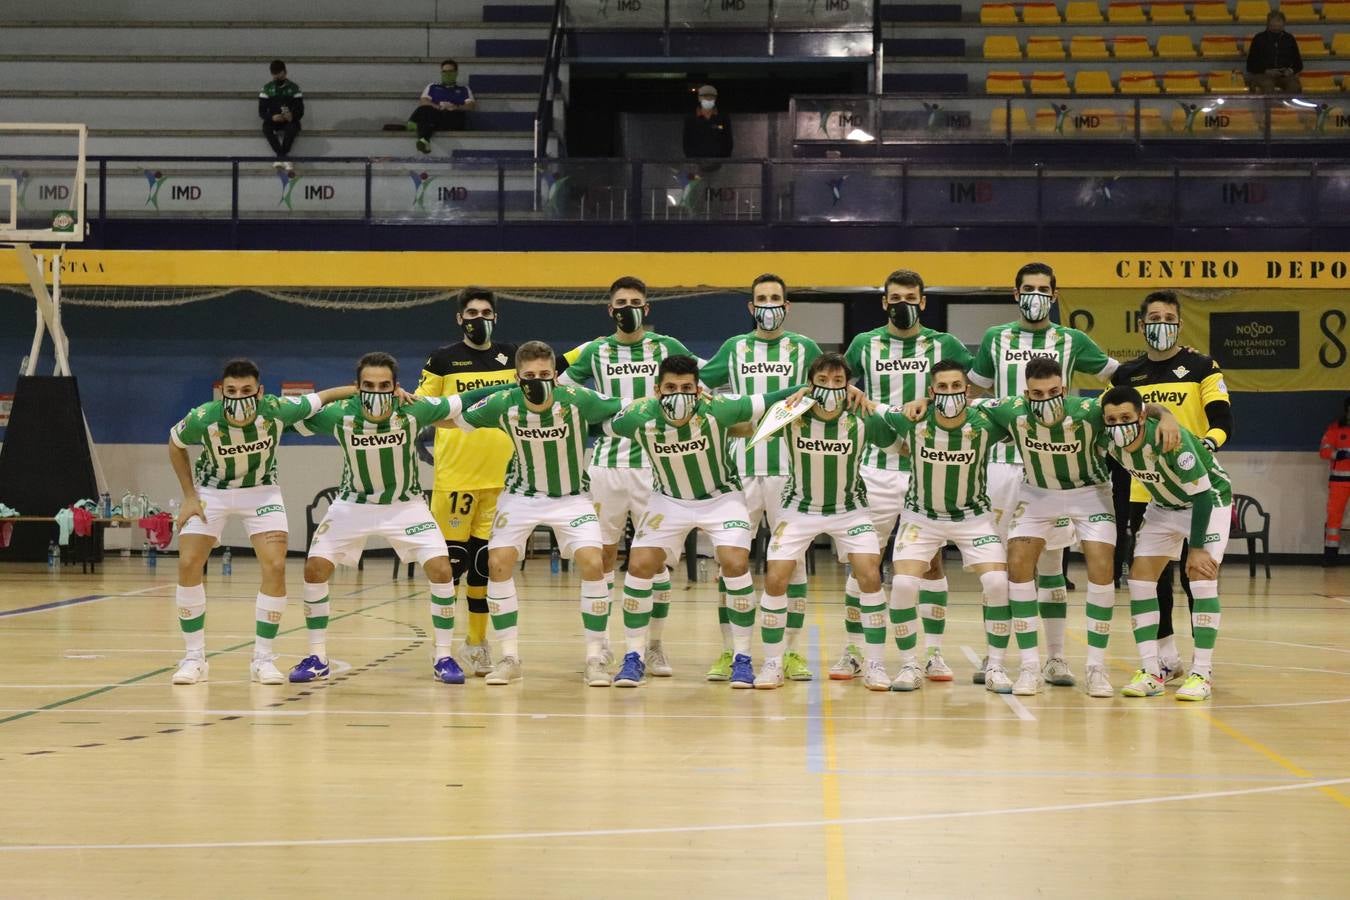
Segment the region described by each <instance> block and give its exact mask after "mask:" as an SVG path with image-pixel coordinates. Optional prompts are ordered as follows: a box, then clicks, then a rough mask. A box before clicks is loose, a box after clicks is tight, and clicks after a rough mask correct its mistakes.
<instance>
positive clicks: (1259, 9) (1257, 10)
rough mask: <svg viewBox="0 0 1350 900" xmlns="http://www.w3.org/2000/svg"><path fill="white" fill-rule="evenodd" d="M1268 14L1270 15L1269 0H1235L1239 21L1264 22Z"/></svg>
mask: <svg viewBox="0 0 1350 900" xmlns="http://www.w3.org/2000/svg"><path fill="white" fill-rule="evenodd" d="M1268 15H1270V0H1237V20H1238V21H1239V22H1260V23H1262V24H1265V21H1266V16H1268Z"/></svg>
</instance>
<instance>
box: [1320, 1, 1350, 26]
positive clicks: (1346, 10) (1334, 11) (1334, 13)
mask: <svg viewBox="0 0 1350 900" xmlns="http://www.w3.org/2000/svg"><path fill="white" fill-rule="evenodd" d="M1322 18H1323V19H1325V20H1326V21H1328V22H1350V0H1325V2H1324V3H1323V4H1322Z"/></svg>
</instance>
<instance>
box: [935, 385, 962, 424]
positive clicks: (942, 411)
mask: <svg viewBox="0 0 1350 900" xmlns="http://www.w3.org/2000/svg"><path fill="white" fill-rule="evenodd" d="M933 405H934V406H935V407H937V411H938V415H940V416H943V417H945V418H948V419H955V418H956V417H957V416H959V415H961V410H963V409H965V408H966V392H965V391H961V392H960V393H959V394H939V393H937V392H936V391H934V392H933Z"/></svg>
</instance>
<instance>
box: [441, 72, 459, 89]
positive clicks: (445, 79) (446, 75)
mask: <svg viewBox="0 0 1350 900" xmlns="http://www.w3.org/2000/svg"><path fill="white" fill-rule="evenodd" d="M458 80H459V73H458V72H442V73H441V84H444V85H446V86H449V85H452V84H454V83H455V82H456V81H458Z"/></svg>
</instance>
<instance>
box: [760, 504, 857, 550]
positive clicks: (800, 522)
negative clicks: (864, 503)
mask: <svg viewBox="0 0 1350 900" xmlns="http://www.w3.org/2000/svg"><path fill="white" fill-rule="evenodd" d="M821 534H828V535H829V536H830V537H832V538H834V548H835V553H836V554H837V555H838V557H839V559H840V560H841V561H847V560H848V558H849V556H850V555H851V554H854V553H861V554H869V555H873V556H880V555H881V545H880V544H879V543H878V542H877V530H876V528H875V526H873V525H872V517H871V515H870V514H869V513H868V512H867V510H865V509H858V510H854V511H853V512H842V513H835V514H834V515H832V516H818V515H812V514H810V513H800V512H796V511H794V510H790V509H785V510H783V511H782V513H781V514H780V515H779V517H778V524H777V525H775V526H774V527H773V538H772V540H770V541H769V551H768V554H767V556H768V558H769V559H797V558H799V557H800V556H801V555H802V554H803V553H805V552H806V551H807V550H808V549H809V548H810V546H811V542H812V541H814V540H815V539H816V536H817V535H821Z"/></svg>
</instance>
